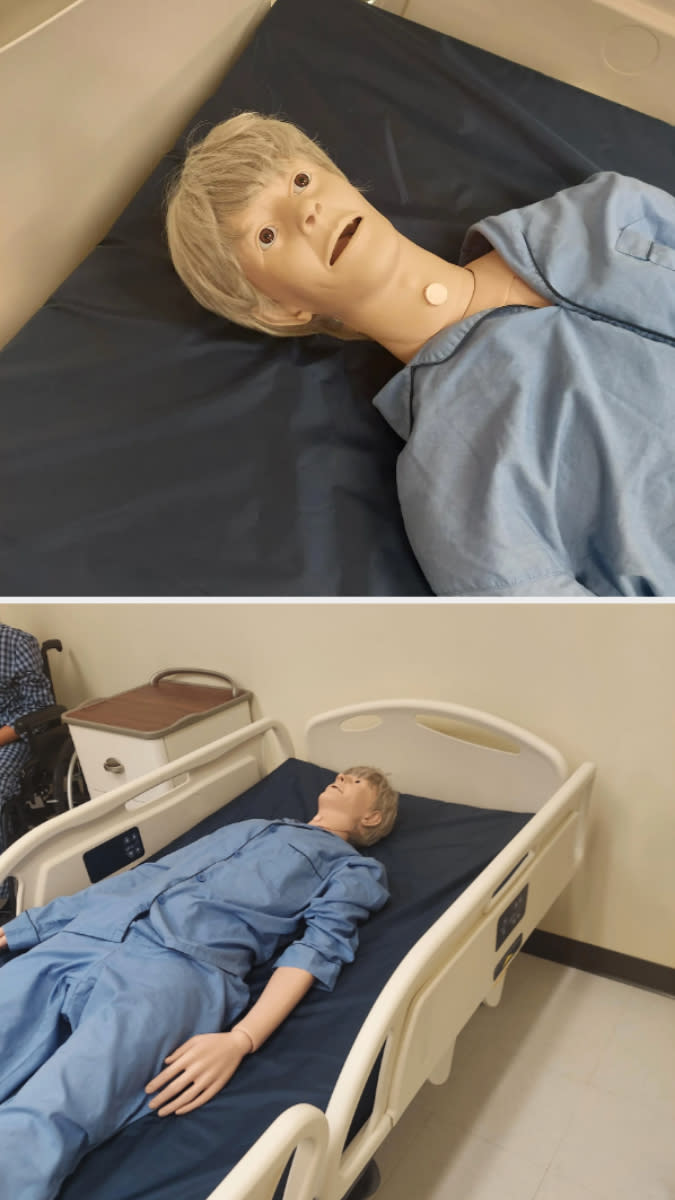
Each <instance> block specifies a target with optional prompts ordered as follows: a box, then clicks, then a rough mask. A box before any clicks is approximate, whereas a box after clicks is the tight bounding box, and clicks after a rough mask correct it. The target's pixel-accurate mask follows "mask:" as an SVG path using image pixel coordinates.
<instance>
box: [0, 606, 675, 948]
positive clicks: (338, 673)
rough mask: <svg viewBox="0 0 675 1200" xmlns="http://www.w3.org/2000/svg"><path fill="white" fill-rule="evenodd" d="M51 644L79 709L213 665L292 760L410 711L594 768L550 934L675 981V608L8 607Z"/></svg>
mask: <svg viewBox="0 0 675 1200" xmlns="http://www.w3.org/2000/svg"><path fill="white" fill-rule="evenodd" d="M0 619H2V620H3V621H6V622H8V623H10V624H16V625H20V626H22V627H24V628H28V629H30V630H32V631H33V632H34V633H35V634H36V635H37V636H38V637H39V638H40V639H44V638H46V637H51V636H58V637H60V638H62V640H63V642H64V646H65V650H64V654H63V656H62V661H60V662H59V663H58V664H57V665H56V669H55V676H56V680H57V687H58V689H59V693H60V696H59V698H60V699H61V701H62V702H64V703H68V704H74V703H76V702H77V701H79V700H81V699H84V698H85V697H86V696H91V695H105V694H110V693H111V692H114V691H117V690H120V689H123V688H125V687H128V686H133V685H135V684H137V683H140V682H143V681H145V680H146V679H147V678H148V677H149V675H150V674H151V673H152V672H153V671H155V670H158V669H160V668H162V667H166V666H175V665H178V666H181V665H183V666H184V665H185V664H187V665H190V666H212V667H215V668H216V669H220V670H224V671H226V672H229V673H232V674H233V675H234V676H235V678H236V679H237V680H238V681H239V682H240V683H242V684H245V685H246V686H248V687H250V688H251V689H252V690H253V691H254V692H255V694H256V697H257V706H258V712H259V713H260V714H274V715H280V716H282V717H283V718H284V719H285V721H286V723H287V724H288V726H289V728H290V730H291V733H292V735H293V738H294V739H295V741H296V745H297V746H298V748H299V749H300V750H301V748H302V730H303V726H304V723H305V721H306V720H307V718H308V717H309V716H310V715H311V714H312V713H313V712H316V711H319V710H321V709H325V708H333V707H337V706H339V705H341V704H347V703H350V702H352V701H357V700H368V699H376V698H380V697H400V696H406V695H407V696H415V697H421V698H440V699H452V700H455V701H457V702H459V703H463V704H467V705H470V706H473V707H477V708H485V709H487V710H489V711H492V712H495V713H497V714H499V715H501V716H503V717H505V718H507V719H509V720H512V721H515V722H517V723H520V724H523V725H525V726H527V727H528V728H530V729H532V730H533V731H534V732H535V733H538V734H539V735H540V736H542V737H544V738H546V739H548V740H550V741H551V742H553V743H554V744H555V745H557V746H558V747H559V749H560V750H561V751H562V752H563V754H565V756H566V757H567V759H568V762H569V764H570V766H571V767H574V766H576V765H578V764H579V763H580V762H582V761H584V760H585V759H592V760H594V761H595V762H596V763H597V765H598V781H597V785H596V791H595V802H594V809H593V822H592V830H591V841H590V847H589V853H588V857H587V860H586V862H585V864H584V866H583V867H582V869H581V871H580V872H579V874H578V876H577V877H576V879H575V881H574V882H573V883H572V884H571V886H570V887H569V888H568V889H567V891H566V893H565V894H564V896H563V897H561V899H560V900H559V901H558V902H557V903H556V905H555V906H554V908H553V909H552V910H551V912H550V914H549V915H548V917H547V919H546V921H545V923H544V927H545V928H547V929H549V930H551V931H553V932H556V933H560V934H564V935H566V936H568V937H574V938H578V939H579V940H581V941H585V942H591V943H594V944H596V945H599V946H603V947H606V948H608V949H611V950H618V951H621V952H623V953H625V954H632V955H635V956H637V957H641V958H645V959H648V960H651V961H653V962H658V963H662V964H665V965H668V966H675V915H674V914H675V883H674V882H673V881H674V879H675V872H674V871H673V847H674V846H675V821H674V818H673V812H674V805H673V791H674V788H673V784H674V782H675V770H674V766H675V759H674V751H673V709H674V705H673V692H674V686H675V685H674V683H673V681H674V680H675V636H674V632H675V606H672V605H669V604H659V603H655V604H646V605H644V604H630V603H619V604H547V603H537V604H520V603H515V604H510V603H501V604H496V605H495V604H489V603H488V604H475V603H474V604H464V603H455V604H453V603H437V604H436V603H433V602H426V603H424V604H396V603H392V604H380V603H375V604H363V603H356V604H351V603H344V602H343V603H341V604H335V603H327V604H320V603H313V604H295V603H290V604H283V603H278V602H277V603H274V604H268V603H261V604H239V603H232V604H220V605H219V604H205V605H201V604H195V605H180V604H177V605H173V604H165V605H156V604H152V605H142V604H136V605H133V604H132V605H126V604H119V605H109V604H103V605H96V604H82V605H59V604H45V605H6V606H5V607H4V609H3V610H2V613H1V614H0Z"/></svg>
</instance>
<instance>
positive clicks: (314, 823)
mask: <svg viewBox="0 0 675 1200" xmlns="http://www.w3.org/2000/svg"><path fill="white" fill-rule="evenodd" d="M397 803H398V796H397V793H396V792H394V791H393V789H392V788H391V787H390V785H389V783H388V781H387V779H386V777H385V776H384V775H383V773H382V772H380V771H377V770H376V769H375V768H372V767H351V768H349V769H348V770H347V771H346V772H344V773H340V774H339V775H337V776H336V778H335V781H334V782H333V783H331V784H329V785H328V786H327V787H326V788H325V789H324V791H323V792H322V793H321V794H320V796H319V797H318V801H317V812H316V815H315V816H314V817H313V818H312V820H311V821H309V822H307V823H305V822H301V821H291V820H272V821H267V820H262V819H254V820H248V821H239V822H236V823H234V824H231V825H229V826H225V827H224V828H223V829H220V830H217V831H215V832H214V833H212V834H209V835H208V836H206V837H203V838H201V839H199V840H198V841H197V842H194V843H192V844H191V845H189V846H186V847H185V848H183V849H181V850H178V851H175V852H174V853H172V854H169V855H166V856H165V857H164V858H163V859H161V860H160V862H158V863H143V864H140V865H139V866H137V867H135V868H133V869H132V870H130V871H127V872H124V873H123V874H122V875H118V876H114V877H112V878H111V879H107V880H102V881H101V882H100V883H98V884H94V885H92V886H91V887H89V888H86V889H85V890H84V891H83V892H80V893H77V894H76V895H74V896H65V897H60V898H57V899H56V900H54V901H52V902H51V903H50V904H47V905H45V906H44V907H43V908H37V909H30V910H27V911H26V912H24V913H21V914H20V915H19V916H18V917H16V918H15V919H14V920H13V921H10V922H8V923H7V925H6V926H5V927H4V929H1V930H0V950H5V951H6V950H9V951H10V953H13V952H14V951H17V952H18V951H24V950H27V951H28V953H22V954H21V953H20V954H18V955H17V957H12V958H11V959H10V961H9V962H8V963H7V964H6V965H5V966H3V967H2V969H1V970H0V989H1V991H2V1019H1V1020H0V1063H1V1064H2V1068H1V1070H0V1161H1V1162H2V1181H3V1187H4V1188H5V1191H3V1193H2V1194H3V1196H4V1195H5V1194H7V1195H8V1196H12V1197H14V1196H17V1197H19V1196H20V1197H21V1200H52V1198H53V1197H55V1196H56V1195H57V1194H58V1192H59V1190H60V1187H61V1184H62V1183H63V1181H64V1179H65V1178H66V1177H67V1176H68V1175H69V1174H70V1173H71V1172H72V1171H73V1170H74V1169H75V1167H76V1166H77V1163H78V1162H79V1161H80V1159H81V1158H82V1157H83V1156H84V1154H86V1153H87V1152H88V1151H89V1150H91V1149H93V1148H94V1147H95V1146H96V1145H98V1144H100V1143H101V1142H102V1141H104V1140H105V1139H107V1138H109V1137H110V1136H112V1134H113V1133H115V1132H117V1131H118V1130H119V1129H121V1128H122V1127H123V1126H125V1125H127V1124H129V1123H130V1122H131V1121H134V1120H137V1119H138V1118H139V1117H141V1116H144V1115H146V1114H147V1111H148V1107H149V1108H150V1109H151V1110H153V1111H155V1112H157V1113H158V1115H159V1116H160V1117H165V1116H168V1115H169V1114H176V1115H179V1116H181V1115H183V1114H185V1113H190V1112H192V1111H193V1110H194V1109H196V1108H198V1107H199V1106H201V1105H202V1104H205V1103H206V1102H207V1101H208V1100H210V1099H211V1098H212V1097H213V1096H215V1095H216V1093H217V1092H219V1091H220V1090H221V1089H222V1088H223V1087H224V1086H225V1084H226V1083H227V1082H228V1081H229V1079H231V1077H232V1075H233V1074H234V1072H235V1071H236V1070H237V1068H238V1067H239V1065H240V1063H241V1062H242V1061H243V1059H244V1058H245V1057H246V1056H247V1055H248V1054H251V1053H253V1052H255V1051H257V1050H258V1049H259V1048H260V1046H262V1044H263V1043H264V1042H265V1041H266V1039H267V1038H268V1037H269V1036H270V1035H271V1034H272V1033H273V1032H274V1030H275V1029H277V1028H278V1026H279V1025H280V1024H281V1023H282V1021H284V1020H285V1018H286V1017H287V1016H288V1015H289V1014H290V1012H291V1011H292V1010H293V1009H294V1008H295V1006H296V1005H297V1004H298V1003H299V1001H300V1000H301V999H302V998H303V996H304V995H306V993H307V992H308V990H309V988H310V987H311V986H312V984H313V983H315V982H316V983H317V984H318V986H320V987H322V988H325V989H328V990H330V989H332V987H333V986H334V984H335V981H336V979H337V976H338V974H339V972H340V969H341V967H342V965H343V963H345V962H348V961H351V960H352V959H353V957H354V953H355V950H356V946H357V943H358V934H357V927H358V924H359V923H361V922H362V921H363V920H365V919H366V918H367V917H368V916H369V915H370V914H371V913H373V912H375V911H377V910H378V909H379V908H381V907H382V906H383V905H384V904H385V903H386V901H387V899H388V895H389V893H388V891H387V887H386V876H385V873H384V869H383V867H382V866H381V864H380V863H379V862H378V861H377V860H376V859H374V858H370V857H365V856H364V855H362V854H361V853H360V852H359V847H361V848H367V847H368V846H370V845H373V844H374V843H375V842H376V841H378V840H379V839H380V838H382V837H385V836H386V835H387V833H389V832H390V830H391V828H392V827H393V824H394V822H395V820H396V813H397ZM293 939H295V940H293ZM280 946H281V947H283V948H282V950H281V954H280V955H279V956H278V957H276V956H277V955H278V952H279V948H280ZM273 960H274V961H275V969H274V970H273V972H272V974H271V976H270V978H269V980H268V982H267V984H266V986H265V987H264V989H263V991H262V993H261V995H260V997H259V999H258V1000H257V1001H256V1002H255V1003H254V1004H253V1005H252V1006H251V1007H250V1009H248V1011H247V1012H246V1015H245V1017H244V1019H243V1020H239V1018H240V1017H241V1014H242V1013H243V1012H244V1011H245V1009H246V1008H247V1004H248V999H249V993H248V987H247V985H246V982H245V981H246V978H247V975H248V973H249V971H250V970H251V968H252V966H253V965H255V964H257V963H262V962H268V961H273ZM228 1026H232V1027H231V1028H230V1029H229V1032H221V1030H222V1029H223V1027H225V1028H227V1027H228ZM67 1027H69V1028H70V1032H69V1034H68V1036H64V1031H65V1030H66V1028H67ZM177 1043H178V1044H177ZM93 1070H95V1072H96V1082H95V1085H93V1084H92V1071H93ZM149 1097H151V1098H150V1099H149ZM55 1115H56V1116H58V1118H59V1119H58V1120H55V1119H54V1117H55Z"/></svg>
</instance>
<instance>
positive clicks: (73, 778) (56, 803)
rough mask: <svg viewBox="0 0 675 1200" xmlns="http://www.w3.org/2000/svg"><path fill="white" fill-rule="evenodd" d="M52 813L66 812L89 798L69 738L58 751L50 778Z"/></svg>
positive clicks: (75, 753)
mask: <svg viewBox="0 0 675 1200" xmlns="http://www.w3.org/2000/svg"><path fill="white" fill-rule="evenodd" d="M52 789H53V794H52V799H51V801H50V807H51V808H52V813H62V812H67V811H68V809H69V808H77V806H78V805H79V804H84V803H85V801H86V800H88V799H89V791H88V789H87V785H86V783H85V781H84V775H83V773H82V768H81V766H80V760H79V758H78V757H77V751H76V750H75V749H74V747H73V743H72V742H71V741H70V738H69V739H68V741H67V742H64V744H63V746H62V747H61V749H60V751H59V755H58V758H57V760H56V764H55V767H54V776H53V779H52Z"/></svg>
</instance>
